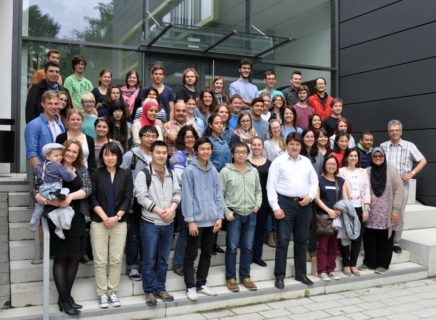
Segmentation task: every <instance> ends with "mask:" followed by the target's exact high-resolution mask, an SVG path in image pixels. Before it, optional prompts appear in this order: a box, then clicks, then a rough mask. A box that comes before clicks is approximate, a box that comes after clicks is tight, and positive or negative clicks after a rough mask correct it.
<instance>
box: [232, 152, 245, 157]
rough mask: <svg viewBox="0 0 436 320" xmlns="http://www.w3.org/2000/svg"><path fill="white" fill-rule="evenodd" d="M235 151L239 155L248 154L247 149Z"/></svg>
mask: <svg viewBox="0 0 436 320" xmlns="http://www.w3.org/2000/svg"><path fill="white" fill-rule="evenodd" d="M233 153H234V154H237V155H240V156H244V155H246V154H248V153H247V151H235V152H233Z"/></svg>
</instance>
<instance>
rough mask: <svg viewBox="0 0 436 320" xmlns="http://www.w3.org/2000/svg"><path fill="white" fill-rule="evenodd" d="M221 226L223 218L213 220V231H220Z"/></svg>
mask: <svg viewBox="0 0 436 320" xmlns="http://www.w3.org/2000/svg"><path fill="white" fill-rule="evenodd" d="M222 226H223V220H222V219H217V220H216V221H215V225H214V226H213V233H217V232H218V231H220V230H221V227H222Z"/></svg>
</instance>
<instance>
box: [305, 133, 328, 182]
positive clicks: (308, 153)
mask: <svg viewBox="0 0 436 320" xmlns="http://www.w3.org/2000/svg"><path fill="white" fill-rule="evenodd" d="M302 137H303V145H302V148H301V152H300V154H301V155H303V156H305V157H307V158H309V160H310V162H312V166H313V168H314V169H315V171H316V173H317V174H318V176H320V175H321V172H322V167H323V163H324V157H323V155H322V154H321V152H319V151H318V146H317V144H316V143H315V132H313V130H311V129H306V130H304V131H303V133H302Z"/></svg>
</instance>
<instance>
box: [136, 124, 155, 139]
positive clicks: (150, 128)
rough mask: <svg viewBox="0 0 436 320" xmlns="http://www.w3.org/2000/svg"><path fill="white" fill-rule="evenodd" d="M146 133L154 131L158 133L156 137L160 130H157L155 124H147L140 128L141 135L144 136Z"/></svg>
mask: <svg viewBox="0 0 436 320" xmlns="http://www.w3.org/2000/svg"><path fill="white" fill-rule="evenodd" d="M146 133H154V134H155V135H156V137H158V136H159V131H157V129H156V127H155V126H152V125H146V126H143V127H142V128H141V129H140V130H139V134H138V135H139V137H142V136H143V135H144V134H146Z"/></svg>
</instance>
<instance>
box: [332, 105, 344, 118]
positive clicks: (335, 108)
mask: <svg viewBox="0 0 436 320" xmlns="http://www.w3.org/2000/svg"><path fill="white" fill-rule="evenodd" d="M332 111H333V114H334V115H336V116H340V115H341V113H342V103H341V102H336V103H335V104H334V105H333V106H332Z"/></svg>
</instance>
